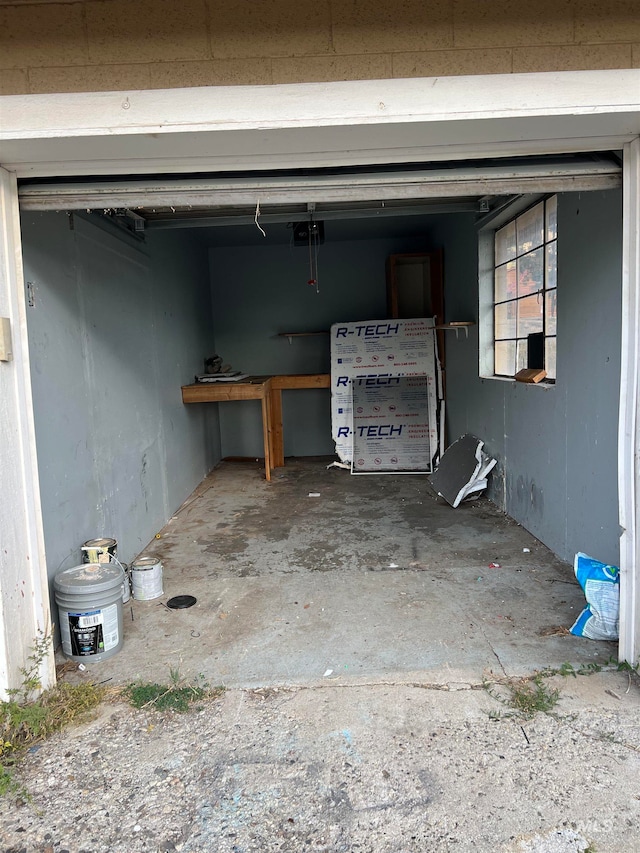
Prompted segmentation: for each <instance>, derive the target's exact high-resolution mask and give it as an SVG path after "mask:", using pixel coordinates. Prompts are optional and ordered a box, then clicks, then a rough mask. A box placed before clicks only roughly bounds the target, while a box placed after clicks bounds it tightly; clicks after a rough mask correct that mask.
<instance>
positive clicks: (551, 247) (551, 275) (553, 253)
mask: <svg viewBox="0 0 640 853" xmlns="http://www.w3.org/2000/svg"><path fill="white" fill-rule="evenodd" d="M557 284H558V244H557V242H556V241H555V240H554V241H553V243H548V244H547V289H548V290H550V289H551V288H552V287H557Z"/></svg>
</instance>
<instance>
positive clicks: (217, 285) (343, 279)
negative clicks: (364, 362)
mask: <svg viewBox="0 0 640 853" xmlns="http://www.w3.org/2000/svg"><path fill="white" fill-rule="evenodd" d="M409 218H410V219H411V218H412V217H409ZM329 226H330V227H331V230H330V228H329ZM281 227H282V228H284V226H281ZM337 228H338V223H335V222H334V223H328V224H327V240H326V242H325V243H324V244H323V245H321V246H320V249H319V254H318V270H319V276H318V280H319V286H320V292H319V293H316V291H315V289H314V288H313V287H311V286H309V285H308V284H307V281H308V279H309V252H308V249H307V248H306V247H292V246H290V245H289V244H288V243H284V244H282V243H281V244H276V245H274V244H271V243H269V242H267V241H266V240H265V243H264V245H262V244H260V245H257V246H255V245H254V246H250V247H246V246H245V247H243V246H228V247H218V248H213V249H211V250H210V258H211V276H212V294H213V310H214V327H215V336H216V345H217V347H218V353H219V355H221V356H222V357H223V358H224V360H225V361H227V362H229V363H230V364H231V365H232V366H233V367H234V368H238V369H241V370H242V371H244V372H246V373H257V374H270V373H274V374H277V373H280V374H282V373H284V374H286V373H328V372H329V369H330V360H329V336H328V335H327V336H323V337H305V338H293V339H292V343H291V344H289V342H288V340H287V339H286V338H279V337H277V334H278V332H286V331H294V332H295V331H316V330H321V329H325V330H328V329H329V327H330V326H331V324H332V323H337V322H340V321H345V322H346V321H350V320H368V319H377V318H383V317H386V316H387V294H386V272H385V267H386V260H387V256H388V255H390V254H392V253H393V252H415V251H420V250H421V249H424V248H425V246H426V244H425V239H424V238H422V239H421V238H415V237H411V238H387V239H376V240H348V241H336V240H335V239H333V238H332V237H331V236H330V235H331V234H332V233H333V234H335V232H336V230H337ZM268 232H269V235H272V234H274V233H277V231H276V229H275V227H274V226H269V227H268ZM283 410H284V414H283V429H284V440H285V448H284V449H285V455H296V456H315V455H324V454H333V453H334V452H335V446H334V443H333V441H332V440H331V407H330V400H329V392H328V391H304V392H303V391H289V392H284V394H283ZM220 424H221V435H222V453H223V456H263V455H264V451H263V449H262V429H261V421H260V412H259V407H258V405H257V404H256V405H255V406H254V405H252V404H249V403H244V402H243V403H224V404H222V405H221V406H220Z"/></svg>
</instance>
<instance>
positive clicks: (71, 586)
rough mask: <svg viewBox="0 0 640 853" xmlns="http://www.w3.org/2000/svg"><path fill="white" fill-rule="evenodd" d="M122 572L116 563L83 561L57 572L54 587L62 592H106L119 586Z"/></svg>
mask: <svg viewBox="0 0 640 853" xmlns="http://www.w3.org/2000/svg"><path fill="white" fill-rule="evenodd" d="M123 579H124V572H123V570H122V569H121V567H120V566H119V565H118V564H117V563H83V564H82V565H81V566H74V567H73V568H70V569H64V570H63V571H62V572H59V573H58V574H57V575H56V576H55V578H54V581H53V585H54V588H55V589H56V590H58V592H64V593H67V594H69V593H92V592H106V591H108V590H110V589H113V588H114V587H117V586H119V585H120V584H121V583H122V581H123Z"/></svg>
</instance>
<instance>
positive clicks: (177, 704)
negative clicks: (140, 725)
mask: <svg viewBox="0 0 640 853" xmlns="http://www.w3.org/2000/svg"><path fill="white" fill-rule="evenodd" d="M170 681H171V683H170V684H158V683H157V682H151V681H138V682H134V683H133V684H128V685H127V686H126V687H125V688H124V690H123V695H124V697H125V698H126V699H127V701H128V702H129V703H130V704H131V705H132V706H133V707H134V708H139V709H142V708H153V709H154V710H156V711H176V712H177V713H179V714H184V713H186V712H187V711H188V710H189V709H190V708H191V706H192V705H193V704H194V703H195V702H199V701H201V700H204V699H211V698H215V697H217V696H220V695H221V694H222V693H223V692H224V688H223V687H216V688H213V689H212V688H210V687H209V686H208V684H206V683H204V681H203V679H202V678H200V679H199V680H198V681H197V683H196V684H188V685H187V684H182V683H181V678H180V675H179V673H178V672H177V670H174V669H171V670H170Z"/></svg>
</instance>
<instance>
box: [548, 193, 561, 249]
mask: <svg viewBox="0 0 640 853" xmlns="http://www.w3.org/2000/svg"><path fill="white" fill-rule="evenodd" d="M546 208H547V240H555V239H556V238H557V236H558V196H555V195H554V196H553V197H552V198H548V199H547V201H546Z"/></svg>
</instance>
